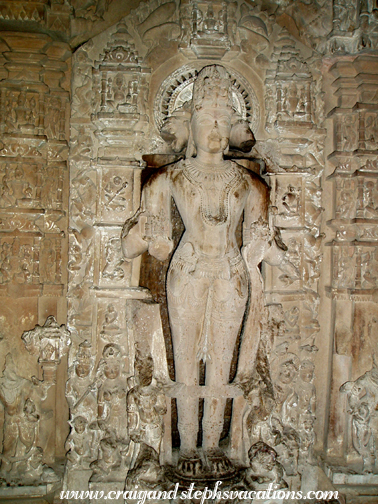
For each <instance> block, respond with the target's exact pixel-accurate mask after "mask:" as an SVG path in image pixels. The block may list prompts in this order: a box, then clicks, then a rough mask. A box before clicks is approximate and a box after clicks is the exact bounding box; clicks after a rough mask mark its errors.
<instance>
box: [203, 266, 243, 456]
mask: <svg viewBox="0 0 378 504" xmlns="http://www.w3.org/2000/svg"><path fill="white" fill-rule="evenodd" d="M213 289H214V297H213V306H212V315H211V332H210V335H211V341H210V351H211V359H210V360H208V361H207V362H206V385H209V386H212V387H216V386H217V385H227V384H228V383H229V379H230V369H231V361H232V357H233V353H234V348H235V344H236V340H237V337H238V333H239V330H240V326H241V323H242V320H243V316H244V312H245V307H246V303H247V297H248V280H247V278H246V276H245V275H240V276H239V275H235V276H234V277H232V278H231V280H222V279H217V280H215V281H214V285H213ZM225 405H226V399H225V398H220V397H213V398H211V399H206V400H205V404H204V415H203V421H202V426H203V447H204V449H205V450H207V451H208V450H216V449H218V447H219V440H220V436H221V434H222V430H223V420H224V409H225Z"/></svg>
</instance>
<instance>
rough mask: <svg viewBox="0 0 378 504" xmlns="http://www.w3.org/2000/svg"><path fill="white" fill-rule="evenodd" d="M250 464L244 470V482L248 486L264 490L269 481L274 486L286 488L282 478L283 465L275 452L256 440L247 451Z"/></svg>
mask: <svg viewBox="0 0 378 504" xmlns="http://www.w3.org/2000/svg"><path fill="white" fill-rule="evenodd" d="M248 458H249V462H250V466H249V468H248V469H246V471H245V476H244V479H245V482H246V484H247V485H248V486H249V487H250V488H254V489H255V490H257V491H259V490H266V489H267V488H268V486H269V484H270V483H272V484H273V485H274V488H275V489H277V488H287V483H286V481H285V480H284V479H283V474H284V471H283V467H282V465H281V464H280V463H279V462H278V460H277V452H276V451H275V450H274V449H273V448H271V447H270V446H268V445H267V444H265V443H264V442H263V441H258V442H257V443H255V444H254V445H252V446H251V448H250V449H249V451H248Z"/></svg>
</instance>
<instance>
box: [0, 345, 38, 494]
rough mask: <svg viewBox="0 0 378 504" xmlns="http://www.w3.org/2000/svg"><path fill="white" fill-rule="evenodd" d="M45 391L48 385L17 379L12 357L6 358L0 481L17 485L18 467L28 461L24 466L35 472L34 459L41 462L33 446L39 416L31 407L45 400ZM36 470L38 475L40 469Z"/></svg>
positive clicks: (0, 392) (0, 384)
mask: <svg viewBox="0 0 378 504" xmlns="http://www.w3.org/2000/svg"><path fill="white" fill-rule="evenodd" d="M47 389H48V385H46V384H45V383H43V382H40V381H39V380H38V379H37V378H35V377H33V378H32V379H31V380H28V379H26V378H22V377H21V376H19V375H18V374H17V371H16V366H15V363H14V361H13V357H12V355H11V354H10V353H8V354H7V356H6V357H5V365H4V370H3V375H2V377H1V378H0V402H1V403H2V405H3V408H4V427H3V451H2V454H1V469H0V477H1V479H3V480H5V481H6V482H7V483H10V484H17V483H18V481H19V480H20V479H22V477H21V474H22V467H23V466H24V465H25V464H26V463H27V461H28V459H30V460H29V462H28V464H32V466H33V467H34V468H35V469H36V470H37V466H36V462H35V460H34V458H38V459H39V458H41V457H39V456H37V455H38V453H39V451H41V452H42V450H41V448H39V447H38V446H37V434H38V431H37V429H38V423H39V419H40V415H39V413H38V411H37V407H36V404H35V403H36V402H37V401H41V400H43V399H46V395H47ZM33 457H34V458H33ZM40 463H42V459H41V460H40ZM39 469H40V472H41V474H42V471H43V468H42V466H41V467H40V468H39ZM39 469H38V470H37V472H38V471H39Z"/></svg>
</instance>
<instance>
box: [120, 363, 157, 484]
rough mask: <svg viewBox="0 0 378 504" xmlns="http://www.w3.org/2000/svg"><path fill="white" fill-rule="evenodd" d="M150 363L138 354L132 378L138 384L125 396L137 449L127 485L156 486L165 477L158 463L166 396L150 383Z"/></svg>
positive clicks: (151, 369)
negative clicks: (136, 483)
mask: <svg viewBox="0 0 378 504" xmlns="http://www.w3.org/2000/svg"><path fill="white" fill-rule="evenodd" d="M153 369H154V368H153V360H152V357H151V355H148V356H146V357H143V356H141V355H140V354H138V353H137V355H136V358H135V378H136V382H137V384H136V385H135V387H133V388H132V389H131V390H129V392H128V394H127V414H128V425H129V436H130V439H131V440H132V441H134V443H136V444H137V446H138V448H139V453H138V455H137V458H136V460H135V463H134V467H133V468H132V470H131V471H129V474H128V481H127V483H130V482H131V481H134V482H139V483H140V482H141V481H143V482H144V483H146V484H156V483H157V482H159V481H161V480H162V479H163V478H164V476H163V472H162V469H161V467H160V463H159V455H160V446H161V441H162V438H163V433H164V424H163V415H165V413H166V412H167V406H166V400H165V395H164V394H163V392H162V391H161V389H160V388H159V387H158V386H156V385H155V384H154V383H153Z"/></svg>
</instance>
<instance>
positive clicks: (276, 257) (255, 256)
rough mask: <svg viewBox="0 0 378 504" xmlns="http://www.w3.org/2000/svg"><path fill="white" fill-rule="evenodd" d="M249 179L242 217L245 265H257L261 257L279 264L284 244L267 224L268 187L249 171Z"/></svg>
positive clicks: (269, 262)
mask: <svg viewBox="0 0 378 504" xmlns="http://www.w3.org/2000/svg"><path fill="white" fill-rule="evenodd" d="M249 183H250V193H249V196H248V199H247V204H246V206H245V209H244V221H243V249H242V254H243V257H244V259H245V261H246V263H247V265H248V266H249V268H251V267H257V266H258V265H259V264H260V263H261V262H262V261H265V262H267V263H268V264H270V265H271V266H279V265H280V264H282V262H283V261H286V259H285V248H283V247H285V245H284V244H283V243H282V242H281V239H280V235H279V234H278V231H277V230H275V229H271V228H270V226H269V216H268V211H269V203H270V199H269V188H268V186H267V185H266V184H265V182H264V181H263V180H261V179H260V178H259V177H257V176H256V175H254V176H253V174H251V178H250V181H249Z"/></svg>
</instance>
